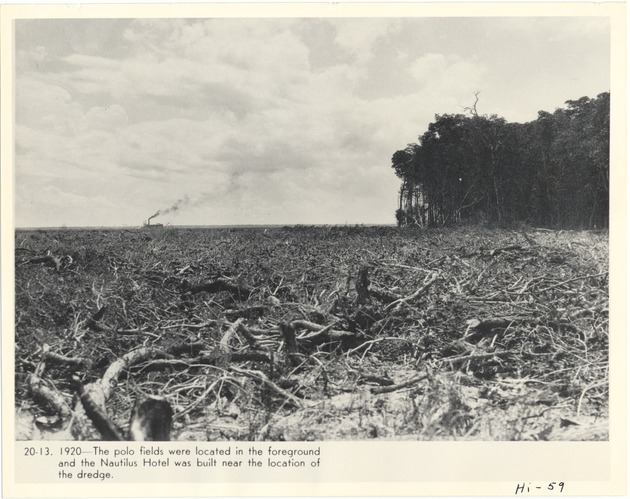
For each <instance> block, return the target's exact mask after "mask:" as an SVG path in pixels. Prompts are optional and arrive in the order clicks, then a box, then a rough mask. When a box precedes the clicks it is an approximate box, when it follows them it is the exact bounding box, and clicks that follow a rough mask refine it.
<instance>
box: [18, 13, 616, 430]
mask: <svg viewBox="0 0 630 499" xmlns="http://www.w3.org/2000/svg"><path fill="white" fill-rule="evenodd" d="M610 61H611V46H610V21H609V18H607V17H501V18H496V17H409V18H405V17H387V18H360V17H355V18H316V17H311V18H304V17H302V18H298V17H295V18H266V17H265V18H249V19H245V18H231V19H226V18H168V19H152V18H136V19H129V18H119V19H117V18H110V19H74V18H73V19H23V20H16V21H15V88H14V95H15V118H14V127H15V128H14V139H15V144H14V147H15V150H14V177H15V186H14V196H15V198H14V208H15V213H14V221H15V231H14V258H15V263H14V265H15V267H14V268H15V330H14V355H15V392H14V393H15V438H16V439H17V440H34V441H36V440H71V441H72V440H76V441H85V440H89V441H98V440H110V441H111V440H120V441H122V440H135V441H138V440H141V441H167V440H172V441H200V442H202V441H203V442H205V441H270V442H285V441H304V442H311V441H356V440H360V441H371V440H393V441H398V440H419V441H607V440H608V439H609V407H610V405H609V333H610V327H609V219H610V215H611V213H610V209H609V206H610V203H609V201H610V153H609V144H610V102H611V93H610V87H611V84H610V73H611V71H610V67H611V62H610Z"/></svg>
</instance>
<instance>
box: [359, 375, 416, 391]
mask: <svg viewBox="0 0 630 499" xmlns="http://www.w3.org/2000/svg"><path fill="white" fill-rule="evenodd" d="M427 376H428V375H427V374H426V373H425V374H419V375H418V376H415V377H413V378H411V379H409V380H407V381H403V382H402V383H398V384H396V385H391V386H377V387H375V388H372V389H371V390H370V391H371V392H372V393H373V394H374V395H378V394H380V393H389V392H395V391H396V390H400V389H401V388H407V387H409V386H412V385H415V384H416V383H417V382H418V381H422V380H423V379H425V378H427Z"/></svg>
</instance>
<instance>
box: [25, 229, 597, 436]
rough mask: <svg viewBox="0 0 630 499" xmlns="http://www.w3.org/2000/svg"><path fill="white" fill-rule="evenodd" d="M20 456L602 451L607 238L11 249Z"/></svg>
mask: <svg viewBox="0 0 630 499" xmlns="http://www.w3.org/2000/svg"><path fill="white" fill-rule="evenodd" d="M15 244H16V252H15V256H16V279H15V281H16V282H15V290H16V315H15V320H16V329H15V360H16V373H15V383H16V400H15V403H16V414H17V421H18V428H17V434H18V438H20V439H98V438H101V437H100V435H99V434H98V433H97V432H96V431H95V429H94V428H93V427H92V426H91V423H90V422H89V421H87V420H86V419H85V417H79V415H78V414H77V407H78V405H77V401H76V395H75V394H76V390H77V380H80V381H81V383H83V384H86V383H96V384H99V383H100V385H99V386H102V387H103V393H102V400H101V402H102V403H103V405H104V406H105V407H106V410H107V412H108V414H109V415H110V417H111V418H112V420H113V422H114V423H115V424H116V425H117V426H118V427H119V428H120V429H121V431H122V432H125V431H126V428H127V425H128V420H129V414H130V412H131V409H132V406H133V403H134V400H135V399H136V398H137V397H142V396H146V395H149V394H154V395H160V396H163V397H166V398H167V399H168V400H169V402H170V403H171V405H172V406H173V408H174V410H175V423H174V430H173V439H178V440H256V439H258V440H349V439H419V440H606V439H608V407H609V404H608V369H609V364H608V333H609V330H608V234H607V233H605V232H575V231H548V230H533V229H529V230H525V231H512V230H500V229H492V230H491V229H485V228H480V227H459V228H453V229H439V230H437V229H436V230H399V229H395V228H385V227H323V228H322V227H302V226H297V227H285V228H273V229H212V230H204V229H177V228H164V229H153V230H148V229H145V230H82V231H77V230H65V231H62V230H56V231H53V230H42V231H18V232H17V233H16V236H15Z"/></svg>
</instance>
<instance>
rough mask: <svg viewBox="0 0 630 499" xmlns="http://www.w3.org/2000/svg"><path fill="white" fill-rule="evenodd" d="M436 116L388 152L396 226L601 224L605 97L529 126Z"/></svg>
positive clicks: (473, 110)
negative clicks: (414, 139)
mask: <svg viewBox="0 0 630 499" xmlns="http://www.w3.org/2000/svg"><path fill="white" fill-rule="evenodd" d="M475 97H476V101H475V104H474V105H473V106H471V107H469V108H465V110H464V111H465V114H445V115H436V116H435V121H434V122H433V123H431V124H430V125H429V128H428V130H427V131H426V132H425V133H424V134H423V135H421V136H420V137H419V143H417V144H409V145H408V146H407V147H406V148H405V149H403V150H399V151H396V152H395V153H394V155H393V157H392V167H393V168H394V170H395V172H396V175H397V176H398V177H399V178H400V179H401V180H402V183H401V187H400V195H399V206H398V210H397V211H396V219H397V222H398V225H399V226H407V225H418V226H423V227H424V226H429V227H435V226H443V225H449V224H452V223H456V222H462V221H472V222H486V223H490V224H494V225H500V226H509V225H512V224H519V223H527V224H531V225H534V226H539V227H549V228H575V229H592V228H603V227H608V199H609V147H608V146H609V130H610V94H609V93H608V92H606V93H602V94H600V95H598V96H597V98H595V99H591V98H588V97H582V98H580V99H578V100H569V101H567V102H566V107H565V108H560V109H556V111H555V112H554V113H549V112H545V111H540V112H539V113H538V118H537V119H536V120H535V121H532V122H529V123H523V124H521V123H509V122H507V121H506V120H505V119H503V118H500V117H498V116H496V115H491V116H486V115H483V116H482V115H480V114H478V112H477V102H478V100H479V95H478V93H476V94H475Z"/></svg>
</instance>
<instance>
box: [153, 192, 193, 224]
mask: <svg viewBox="0 0 630 499" xmlns="http://www.w3.org/2000/svg"><path fill="white" fill-rule="evenodd" d="M189 204H190V198H189V197H188V196H184V197H183V198H181V199H178V200H177V201H175V202H174V203H173V204H172V205H171V206H169V207H168V208H164V209H160V210H158V211H156V212H155V214H154V215H152V216H150V217H149V220H151V219H153V218H155V217H157V216H158V215H168V214H169V213H175V212H177V211H179V210H181V209H182V208H185V207H186V206H188V205H189Z"/></svg>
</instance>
